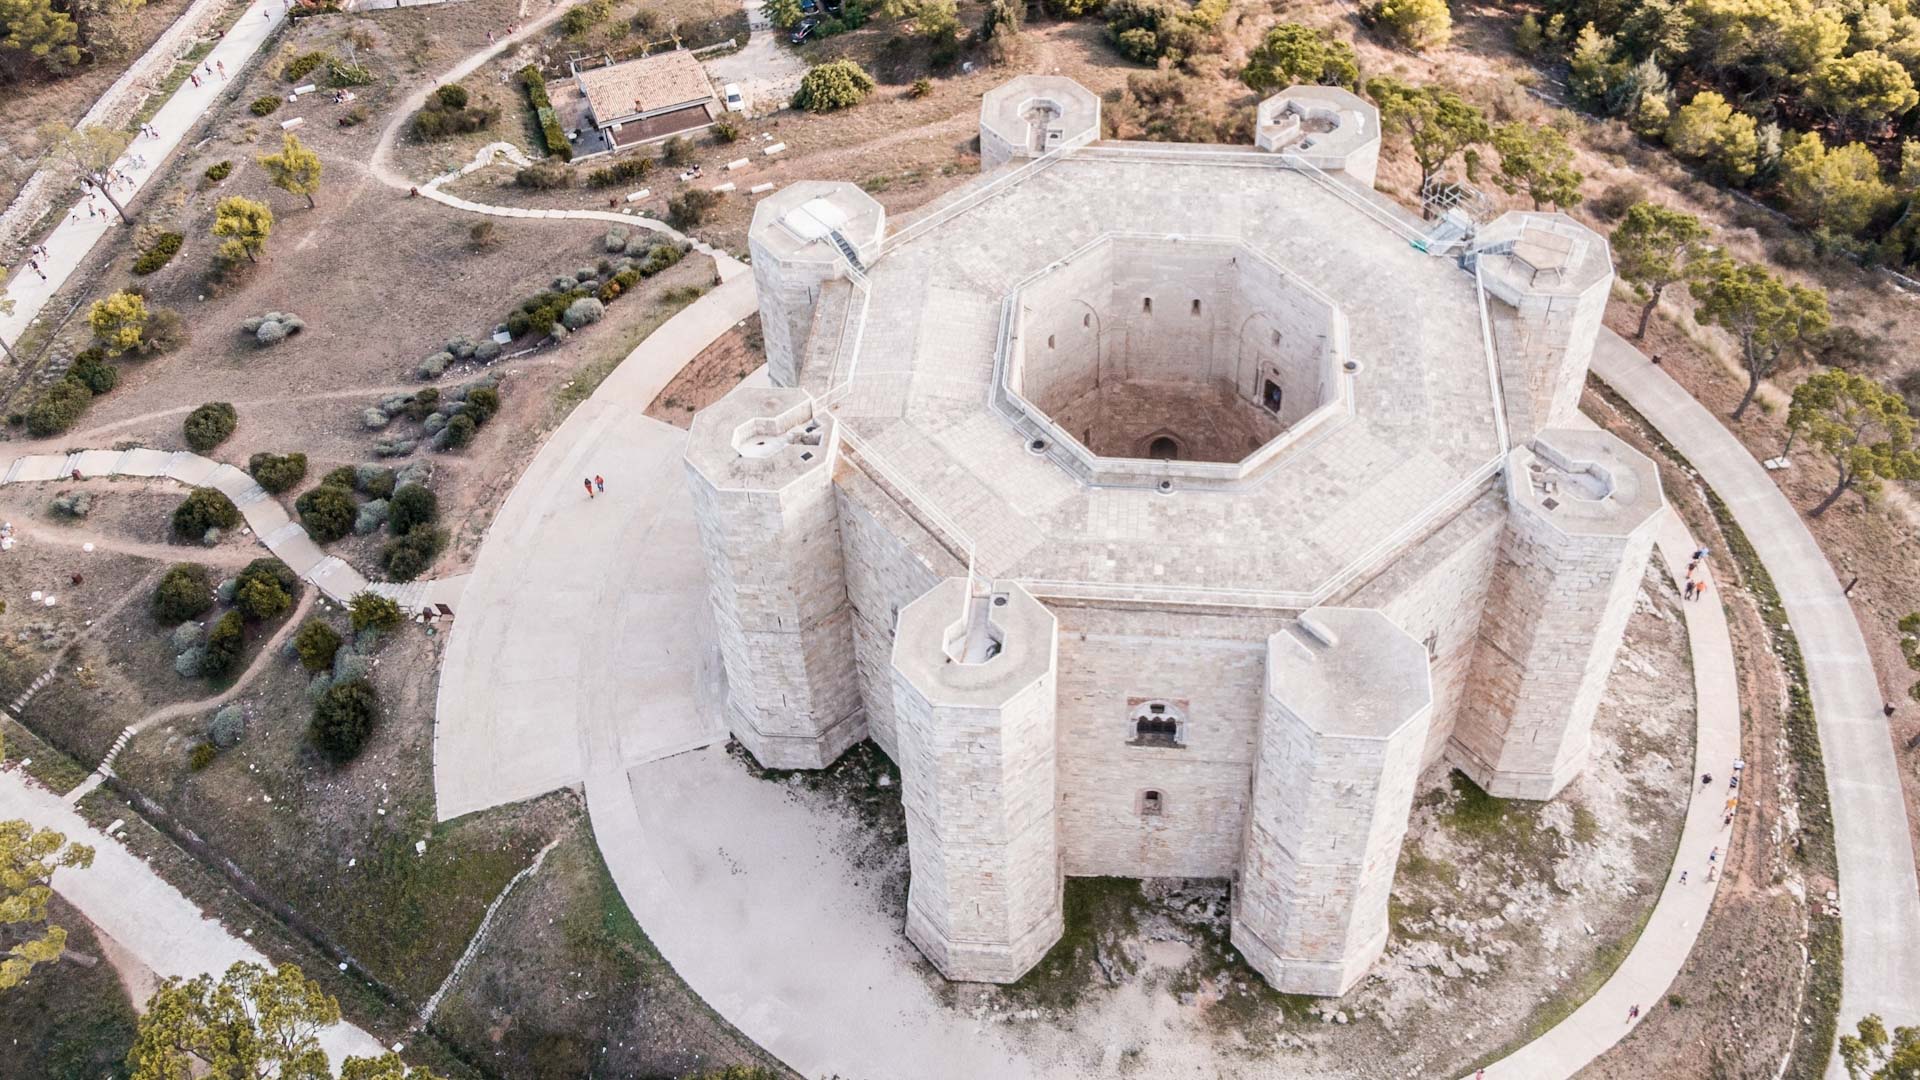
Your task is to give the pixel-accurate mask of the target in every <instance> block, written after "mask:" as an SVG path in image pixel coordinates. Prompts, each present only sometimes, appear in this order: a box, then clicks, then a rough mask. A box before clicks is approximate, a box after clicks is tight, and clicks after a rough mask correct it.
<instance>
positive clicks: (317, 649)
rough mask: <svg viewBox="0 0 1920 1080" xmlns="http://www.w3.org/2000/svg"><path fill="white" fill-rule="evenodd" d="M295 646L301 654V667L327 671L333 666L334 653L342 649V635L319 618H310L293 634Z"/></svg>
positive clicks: (309, 669)
mask: <svg viewBox="0 0 1920 1080" xmlns="http://www.w3.org/2000/svg"><path fill="white" fill-rule="evenodd" d="M293 648H294V651H296V652H298V653H299V654H300V666H301V667H304V668H306V669H307V670H308V671H327V670H329V669H331V668H332V667H333V654H334V653H335V652H338V651H339V649H340V635H339V634H338V633H336V632H335V631H334V629H333V627H331V626H328V625H327V624H326V623H323V622H321V621H320V620H319V619H309V620H307V622H306V625H304V626H302V627H301V628H300V632H299V633H297V634H295V635H293Z"/></svg>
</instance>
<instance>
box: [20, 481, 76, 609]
mask: <svg viewBox="0 0 1920 1080" xmlns="http://www.w3.org/2000/svg"><path fill="white" fill-rule="evenodd" d="M48 509H49V510H51V511H53V513H54V514H55V515H57V516H59V517H66V518H84V517H86V516H87V514H88V512H90V511H91V510H92V509H93V496H92V495H90V494H88V493H87V492H84V491H70V492H67V493H66V494H64V495H56V496H54V498H53V502H52V503H50V504H49V505H48ZM0 610H4V609H0Z"/></svg>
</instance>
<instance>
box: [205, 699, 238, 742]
mask: <svg viewBox="0 0 1920 1080" xmlns="http://www.w3.org/2000/svg"><path fill="white" fill-rule="evenodd" d="M246 733H247V714H246V713H245V712H243V711H241V708H240V706H238V705H228V706H226V707H225V708H222V709H221V710H220V711H219V712H216V713H214V714H213V720H212V722H210V723H209V724H208V725H207V741H208V742H210V743H212V744H213V745H214V746H217V747H219V748H220V749H222V750H231V749H233V748H234V747H236V746H239V745H240V739H241V737H243V736H244V735H246Z"/></svg>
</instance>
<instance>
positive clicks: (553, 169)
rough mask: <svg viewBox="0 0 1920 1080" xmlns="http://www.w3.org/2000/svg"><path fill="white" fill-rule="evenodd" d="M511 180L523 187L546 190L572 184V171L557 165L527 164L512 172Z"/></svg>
mask: <svg viewBox="0 0 1920 1080" xmlns="http://www.w3.org/2000/svg"><path fill="white" fill-rule="evenodd" d="M513 182H514V183H515V184H517V185H519V186H520V187H523V188H532V189H533V190H535V191H546V190H549V189H551V188H564V187H572V186H573V173H572V171H571V170H568V169H566V168H564V167H562V166H559V165H529V166H527V167H526V168H524V169H521V170H520V171H519V172H516V173H514V174H513Z"/></svg>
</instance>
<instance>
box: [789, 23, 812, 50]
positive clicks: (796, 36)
mask: <svg viewBox="0 0 1920 1080" xmlns="http://www.w3.org/2000/svg"><path fill="white" fill-rule="evenodd" d="M818 25H820V20H818V19H801V20H800V21H799V22H797V23H795V24H794V27H793V32H792V33H790V34H788V35H787V41H788V43H789V44H793V45H798V44H800V43H801V42H803V41H805V40H807V39H808V38H810V37H812V36H813V28H814V27H816V26H818Z"/></svg>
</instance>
